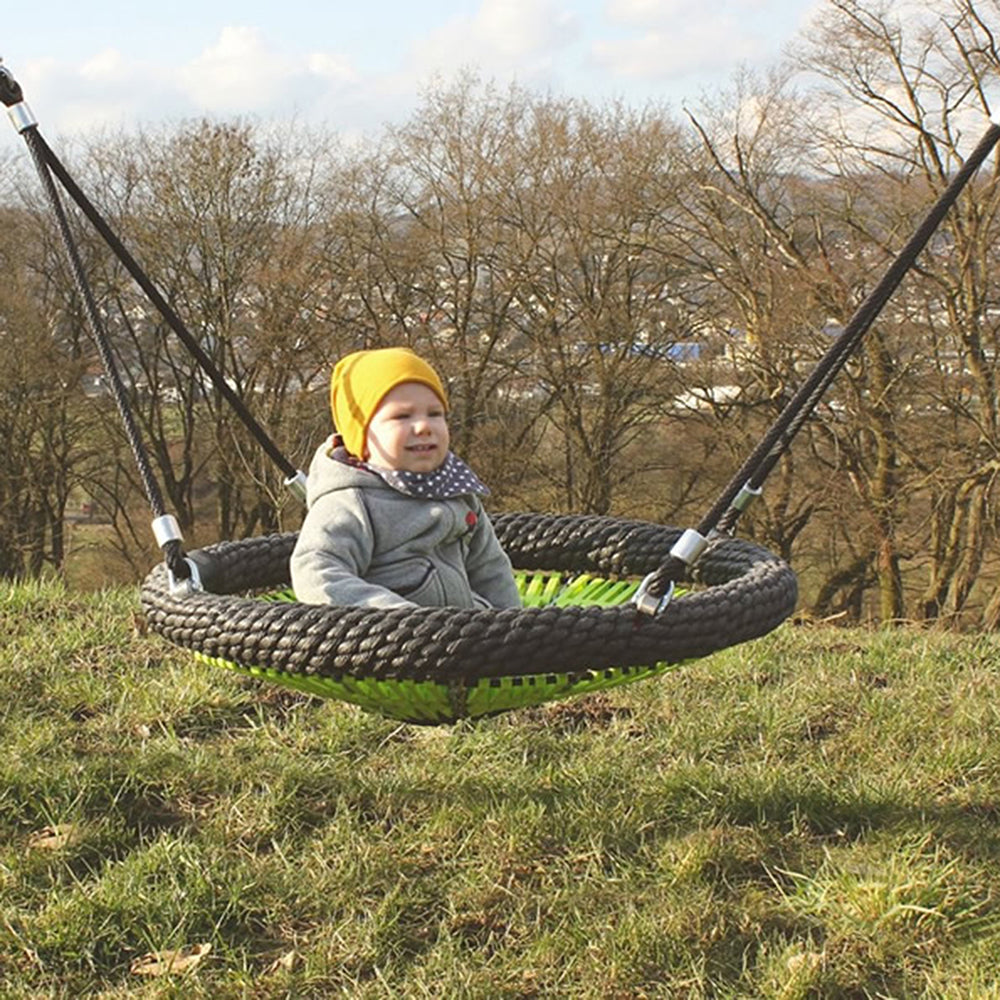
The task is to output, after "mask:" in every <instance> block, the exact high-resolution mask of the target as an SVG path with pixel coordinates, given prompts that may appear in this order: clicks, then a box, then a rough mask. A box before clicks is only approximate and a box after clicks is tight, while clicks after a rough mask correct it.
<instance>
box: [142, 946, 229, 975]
mask: <svg viewBox="0 0 1000 1000" xmlns="http://www.w3.org/2000/svg"><path fill="white" fill-rule="evenodd" d="M211 950H212V945H211V943H210V942H207V941H206V942H205V944H192V945H188V946H187V947H185V948H178V949H177V950H176V951H151V952H149V953H148V954H146V955H142V956H140V957H139V958H137V959H135V961H133V962H132V965H131V967H130V968H131V971H132V974H133V975H135V976H169V975H170V974H171V973H172V972H187V971H188V970H189V969H193V968H194V967H195V966H196V965H197V964H198V963H199V962H200V961H201V960H202V959H203V958H204V957H205V956H206V955H207V954H208V953H209V952H210V951H211Z"/></svg>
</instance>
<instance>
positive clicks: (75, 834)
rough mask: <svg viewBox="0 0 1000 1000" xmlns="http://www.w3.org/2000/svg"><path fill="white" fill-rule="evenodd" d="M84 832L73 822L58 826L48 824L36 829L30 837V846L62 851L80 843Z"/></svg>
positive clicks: (44, 849)
mask: <svg viewBox="0 0 1000 1000" xmlns="http://www.w3.org/2000/svg"><path fill="white" fill-rule="evenodd" d="M81 837H82V834H81V832H80V828H79V827H78V826H75V825H74V824H73V823H60V824H59V825H58V826H46V827H43V828H42V829H41V830H36V831H35V832H34V833H33V834H32V835H31V836H30V837H29V838H28V847H29V849H30V850H33V851H60V850H62V849H63V848H64V847H70V846H71V845H73V844H76V843H79V841H80V839H81Z"/></svg>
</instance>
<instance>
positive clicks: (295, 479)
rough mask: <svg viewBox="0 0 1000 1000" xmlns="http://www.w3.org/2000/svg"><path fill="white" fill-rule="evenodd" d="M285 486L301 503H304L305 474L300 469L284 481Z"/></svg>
mask: <svg viewBox="0 0 1000 1000" xmlns="http://www.w3.org/2000/svg"><path fill="white" fill-rule="evenodd" d="M285 485H286V486H287V487H288V489H289V491H290V492H291V493H293V494H294V495H295V496H297V497H298V498H299V499H300V500H301V501H302V502H303V503H305V502H306V474H305V473H304V472H303V471H302V470H301V469H300V470H299V471H298V472H296V473H295V475H294V476H289V477H288V478H287V479H286V480H285Z"/></svg>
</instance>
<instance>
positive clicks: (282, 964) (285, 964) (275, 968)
mask: <svg viewBox="0 0 1000 1000" xmlns="http://www.w3.org/2000/svg"><path fill="white" fill-rule="evenodd" d="M298 964H299V954H298V952H297V951H295V950H294V949H292V951H286V952H285V954H284V955H282V956H281V957H280V958H276V959H275V960H274V961H273V962H272V963H271V964H270V965H269V966H268V967H267V968H266V969H265V970H264V975H265V976H270V975H271V974H272V973H275V972H281V971H282V970H284V971H285V972H291V971H292V969H294V968H295V966H296V965H298Z"/></svg>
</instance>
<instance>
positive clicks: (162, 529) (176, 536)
mask: <svg viewBox="0 0 1000 1000" xmlns="http://www.w3.org/2000/svg"><path fill="white" fill-rule="evenodd" d="M153 537H154V538H155V539H156V544H157V545H159V546H160V548H161V549H162V548H163V547H164V546H165V545H166V544H167V542H183V541H184V536H183V535H182V534H181V526H180V525H179V524H178V523H177V518H176V517H174V515H173V514H164V515H163V516H162V517H158V518H156V520H155V521H153Z"/></svg>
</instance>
